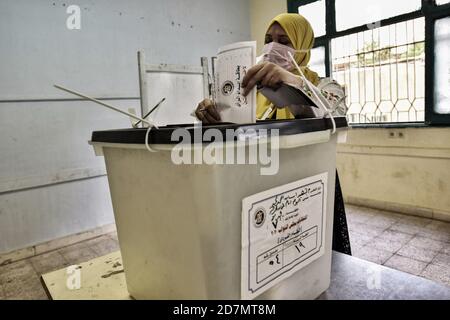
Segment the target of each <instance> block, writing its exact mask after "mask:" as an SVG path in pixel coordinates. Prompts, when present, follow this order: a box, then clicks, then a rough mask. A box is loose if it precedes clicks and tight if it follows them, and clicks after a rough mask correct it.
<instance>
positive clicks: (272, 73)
mask: <svg viewBox="0 0 450 320" xmlns="http://www.w3.org/2000/svg"><path fill="white" fill-rule="evenodd" d="M300 81H301V80H300V77H299V76H296V75H295V74H293V73H291V72H289V71H287V70H285V69H283V68H282V67H280V66H278V65H276V64H274V63H272V62H268V61H264V62H261V63H259V64H257V65H255V66H253V67H252V68H250V69H249V70H248V72H247V74H246V75H245V77H244V79H243V80H242V87H243V88H244V96H247V95H248V94H249V93H250V91H251V90H252V89H253V87H254V86H255V85H256V84H259V83H260V84H261V85H263V86H265V87H270V88H274V89H276V88H277V87H279V86H280V84H281V83H289V84H295V83H299V82H300Z"/></svg>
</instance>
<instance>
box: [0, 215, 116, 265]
mask: <svg viewBox="0 0 450 320" xmlns="http://www.w3.org/2000/svg"><path fill="white" fill-rule="evenodd" d="M114 231H116V225H115V224H114V223H113V224H108V225H105V226H102V227H98V228H95V229H92V230H88V231H84V232H80V233H77V234H73V235H69V236H66V237H62V238H58V239H54V240H50V241H47V242H44V243H41V244H37V245H34V246H31V247H27V248H23V249H19V250H14V251H11V252H8V253H1V254H0V266H3V265H6V264H10V263H12V262H15V261H19V260H23V259H27V258H31V257H34V256H37V255H40V254H43V253H46V252H50V251H54V250H57V249H60V248H63V247H67V246H70V245H72V244H75V243H78V242H81V241H84V240H89V239H92V238H97V237H99V236H101V235H104V234H106V233H110V232H114Z"/></svg>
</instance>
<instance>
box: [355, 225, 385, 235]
mask: <svg viewBox="0 0 450 320" xmlns="http://www.w3.org/2000/svg"><path fill="white" fill-rule="evenodd" d="M384 230H385V229H384V228H381V227H377V226H371V225H368V224H364V223H360V224H358V225H357V226H356V227H354V228H352V231H353V232H356V233H359V234H361V235H366V236H369V237H376V236H379V235H380V234H382V233H383V231H384Z"/></svg>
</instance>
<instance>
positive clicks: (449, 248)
mask: <svg viewBox="0 0 450 320" xmlns="http://www.w3.org/2000/svg"><path fill="white" fill-rule="evenodd" d="M441 253H445V254H448V255H450V245H446V246H445V247H444V248H442V250H441Z"/></svg>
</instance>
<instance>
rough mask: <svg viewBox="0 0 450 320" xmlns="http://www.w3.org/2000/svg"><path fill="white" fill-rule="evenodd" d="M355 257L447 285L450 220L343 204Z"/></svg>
mask: <svg viewBox="0 0 450 320" xmlns="http://www.w3.org/2000/svg"><path fill="white" fill-rule="evenodd" d="M346 211H347V220H348V225H349V230H350V243H351V245H352V253H353V255H354V256H356V257H358V258H361V259H364V260H369V261H372V262H375V263H378V264H382V265H385V266H387V267H390V268H393V269H397V270H401V271H404V272H407V273H411V274H414V275H417V276H420V277H424V278H428V279H430V280H433V281H436V282H439V283H442V284H445V285H448V286H450V223H446V222H441V221H435V220H431V219H426V218H419V217H412V216H406V215H401V214H397V213H392V212H386V211H380V210H375V209H369V208H363V207H356V206H350V205H347V206H346Z"/></svg>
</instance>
